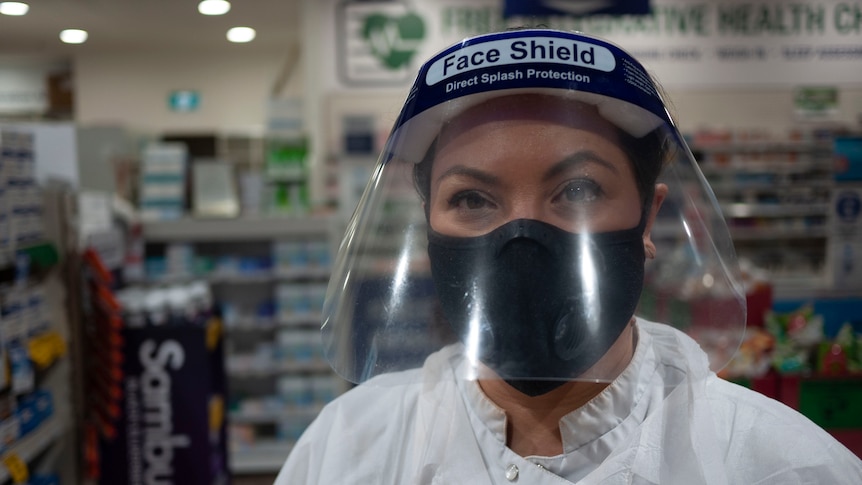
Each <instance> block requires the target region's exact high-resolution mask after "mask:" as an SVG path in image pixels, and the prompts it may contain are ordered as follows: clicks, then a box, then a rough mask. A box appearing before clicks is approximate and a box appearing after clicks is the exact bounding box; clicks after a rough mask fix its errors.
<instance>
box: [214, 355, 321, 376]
mask: <svg viewBox="0 0 862 485" xmlns="http://www.w3.org/2000/svg"><path fill="white" fill-rule="evenodd" d="M233 358H235V356H233ZM230 359H231V357H228V362H227V365H226V367H227V374H228V375H229V376H231V377H241V378H254V377H270V376H274V375H289V374H294V375H295V374H331V373H332V367H330V366H329V364H328V363H326V362H308V363H298V362H283V363H279V362H267V363H263V364H261V365H251V366H248V367H245V366H238V365H235V364H231V362H230Z"/></svg>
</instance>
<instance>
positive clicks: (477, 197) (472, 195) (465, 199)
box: [449, 190, 492, 211]
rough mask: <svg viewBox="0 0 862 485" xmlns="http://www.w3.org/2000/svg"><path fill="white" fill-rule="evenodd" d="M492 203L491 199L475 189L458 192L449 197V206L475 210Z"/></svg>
mask: <svg viewBox="0 0 862 485" xmlns="http://www.w3.org/2000/svg"><path fill="white" fill-rule="evenodd" d="M491 205H492V204H491V201H489V200H488V199H487V198H486V197H484V196H483V195H482V194H480V193H479V192H476V191H474V190H468V191H464V192H458V193H457V194H455V195H453V196H452V197H451V198H450V199H449V206H450V207H452V208H457V209H460V210H470V211H474V210H480V209H484V208H488V207H490V206H491Z"/></svg>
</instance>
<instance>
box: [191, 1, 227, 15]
mask: <svg viewBox="0 0 862 485" xmlns="http://www.w3.org/2000/svg"><path fill="white" fill-rule="evenodd" d="M228 11H230V2H226V1H225V0H203V2H201V3H199V4H198V12H200V13H202V14H204V15H224V14H226V13H228Z"/></svg>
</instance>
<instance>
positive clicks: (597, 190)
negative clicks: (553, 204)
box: [555, 179, 603, 203]
mask: <svg viewBox="0 0 862 485" xmlns="http://www.w3.org/2000/svg"><path fill="white" fill-rule="evenodd" d="M602 195H603V191H602V188H601V186H599V184H597V183H596V182H594V181H592V180H590V179H578V180H572V181H570V182H568V183H566V184H565V185H564V186H563V189H562V191H560V193H559V195H558V196H557V197H556V198H555V199H556V200H559V201H561V202H569V203H587V202H594V201H596V200H598V199H599V198H600V197H601V196H602Z"/></svg>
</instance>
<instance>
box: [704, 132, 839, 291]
mask: <svg viewBox="0 0 862 485" xmlns="http://www.w3.org/2000/svg"><path fill="white" fill-rule="evenodd" d="M692 151H693V152H694V153H695V155H696V156H697V158H698V160H699V162H700V167H701V170H702V171H703V173H704V175H705V176H706V178H707V180H708V181H709V182H710V185H711V186H712V189H713V191H714V192H715V195H716V198H717V199H718V200H719V202H720V204H721V208H722V212H723V214H724V216H725V218H726V220H727V222H728V226H729V228H730V232H731V236H732V238H733V240H734V244H735V246H736V251H737V254H738V255H739V256H740V257H741V258H747V259H749V260H751V261H752V262H753V263H754V264H755V265H757V266H759V267H761V268H764V269H767V270H768V271H769V272H770V274H771V275H772V276H773V278H774V285H775V289H776V292H777V293H779V294H780V293H781V292H783V291H790V292H795V291H800V290H803V291H805V290H816V289H819V288H822V287H823V285H824V284H825V281H824V274H825V265H826V248H827V245H828V240H829V236H830V226H829V212H830V197H831V194H832V189H833V186H834V182H833V175H832V167H833V155H832V144H831V140H829V139H825V140H823V139H810V140H805V139H803V140H791V139H786V140H774V139H770V140H745V141H722V142H714V143H695V144H693V145H692Z"/></svg>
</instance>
